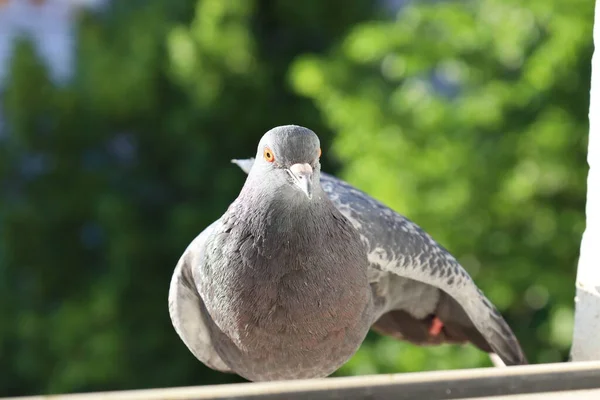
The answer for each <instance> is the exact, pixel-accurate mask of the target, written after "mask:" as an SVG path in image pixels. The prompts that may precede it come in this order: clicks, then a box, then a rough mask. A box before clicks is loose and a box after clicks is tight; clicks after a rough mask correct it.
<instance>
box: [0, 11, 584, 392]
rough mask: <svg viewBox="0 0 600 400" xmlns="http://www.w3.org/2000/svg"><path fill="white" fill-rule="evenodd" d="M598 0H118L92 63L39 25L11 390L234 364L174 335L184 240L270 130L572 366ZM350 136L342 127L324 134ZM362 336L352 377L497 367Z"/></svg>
mask: <svg viewBox="0 0 600 400" xmlns="http://www.w3.org/2000/svg"><path fill="white" fill-rule="evenodd" d="M592 9H593V1H592V0H573V1H571V2H569V3H568V4H567V3H565V2H563V1H559V0H530V1H529V2H527V4H526V5H524V4H523V2H517V1H514V0H481V1H477V2H475V1H460V2H459V1H449V2H441V3H440V2H435V3H433V2H430V1H422V2H414V3H413V4H412V5H410V6H409V7H408V8H407V9H405V10H404V11H402V12H401V13H400V14H399V15H398V18H397V19H393V20H390V18H389V16H386V15H385V14H384V13H382V11H381V9H378V8H376V7H375V5H374V2H371V1H366V0H361V1H355V2H346V1H343V0H335V1H333V0H332V1H328V2H319V1H307V2H290V1H287V0H274V1H264V0H246V1H245V2H240V1H235V0H201V1H197V0H170V1H169V2H166V1H158V0H152V1H146V2H141V1H129V2H118V1H115V2H114V4H113V5H112V6H111V8H110V9H108V10H106V11H105V12H103V13H101V14H97V15H82V17H81V21H80V28H79V44H78V68H77V70H78V72H77V73H76V75H75V77H74V79H73V81H72V82H71V83H69V84H68V85H63V86H57V85H55V84H53V83H52V82H50V80H49V78H48V75H47V74H46V71H45V69H44V68H43V66H42V64H41V63H40V60H39V59H38V58H37V56H36V55H35V54H34V52H33V50H32V47H31V46H30V45H29V44H28V43H27V42H25V41H24V42H22V43H20V44H19V45H18V46H17V51H16V53H15V54H14V58H13V62H12V73H11V76H10V79H9V80H7V86H6V88H5V90H4V93H3V110H4V117H5V132H4V134H3V135H2V136H0V190H1V192H0V193H1V196H0V371H2V374H1V375H0V396H3V395H20V394H33V393H51V392H72V391H90V390H109V389H124V388H143V387H162V386H176V385H192V384H207V383H220V382H232V381H237V380H239V378H237V377H235V376H234V375H225V374H220V373H217V372H214V371H211V370H209V369H208V368H206V367H204V366H203V365H202V364H201V363H200V362H198V361H197V360H196V359H195V358H194V357H193V356H192V355H191V354H190V353H189V352H188V350H187V349H186V348H185V346H184V345H183V344H182V343H181V341H180V340H179V338H178V337H177V335H176V334H175V332H174V330H173V329H172V327H171V325H170V321H169V317H168V312H167V302H166V298H167V291H168V285H169V281H170V277H171V273H172V270H173V268H174V265H175V263H176V261H177V259H178V258H179V256H180V254H181V253H182V251H183V250H184V249H185V247H186V246H187V244H188V243H189V242H190V241H191V240H192V239H193V238H194V237H195V236H196V235H197V234H198V232H200V231H201V230H202V229H203V228H204V227H205V226H206V225H208V224H209V223H210V222H211V221H213V220H214V219H215V218H217V217H218V216H220V215H221V214H222V213H223V211H224V210H225V208H226V207H227V205H228V204H229V202H231V201H232V200H233V199H234V198H235V196H236V194H237V192H238V191H239V188H240V187H241V184H242V182H243V179H244V175H243V174H242V173H241V172H240V171H239V170H237V168H235V167H233V166H231V165H230V164H229V160H230V159H231V158H235V157H246V156H250V155H253V154H254V152H255V148H256V143H257V141H258V138H259V137H260V136H261V135H262V133H263V132H264V131H266V130H267V129H269V128H271V127H273V126H275V125H281V124H287V123H297V124H301V125H305V126H308V127H310V128H312V129H314V130H315V131H316V132H318V133H319V135H320V137H321V139H322V142H323V148H324V151H325V157H324V160H325V162H324V169H325V170H328V171H330V172H331V171H333V172H335V171H336V170H337V167H341V175H342V176H343V177H344V178H346V179H348V180H349V181H351V182H352V183H354V184H356V185H357V186H358V187H360V188H362V189H364V190H366V191H367V192H369V193H371V194H372V195H374V196H375V197H377V198H379V199H381V200H383V201H384V202H386V203H387V204H389V205H390V206H392V207H394V208H395V209H396V210H398V211H400V212H401V213H403V214H405V215H407V216H409V217H410V218H412V219H413V220H415V221H416V222H417V223H419V224H420V225H422V226H423V227H424V228H425V229H427V230H428V231H429V232H430V233H432V234H433V235H434V237H436V238H437V239H438V240H439V241H440V242H441V243H443V244H444V245H445V246H447V247H448V248H449V249H450V250H451V251H452V252H453V253H454V254H455V255H456V256H457V257H458V258H459V259H460V260H461V261H462V262H463V264H464V265H465V267H466V268H467V269H468V270H469V271H470V272H471V273H472V275H473V276H474V278H475V280H476V281H477V283H478V284H479V285H480V286H481V287H482V289H483V290H484V291H485V292H486V293H487V294H488V295H489V297H490V298H491V299H492V301H493V302H495V303H496V304H497V305H498V306H499V308H500V309H501V310H502V311H503V313H504V314H505V315H506V316H507V319H508V320H509V323H510V324H511V326H512V327H513V328H514V330H515V332H516V333H517V336H519V338H520V339H521V341H522V342H523V345H524V347H525V349H526V352H527V353H528V355H529V357H530V359H531V361H533V362H549V361H556V360H560V359H564V358H565V356H566V354H567V351H568V347H569V343H570V336H571V325H572V299H573V294H574V292H573V287H574V277H575V266H576V260H577V255H578V248H579V241H580V236H581V232H582V230H583V227H584V214H583V206H584V201H585V177H586V163H585V154H586V151H585V150H586V141H585V138H586V135H587V112H588V100H589V99H588V89H589V78H590V71H589V64H590V57H591V49H592V46H591V44H592V41H591V37H592V34H591V27H592V15H593V13H592ZM333 132H335V135H333ZM487 363H488V361H487V358H486V356H485V355H483V354H481V353H480V352H478V351H477V350H475V349H473V348H470V347H457V346H444V347H437V348H429V349H422V348H417V347H414V346H410V345H406V344H403V343H400V342H397V341H394V340H392V339H387V338H380V337H378V336H376V335H374V334H373V335H370V336H369V338H368V340H367V342H366V343H365V345H364V346H363V347H362V348H361V350H360V351H359V352H358V353H357V355H356V356H355V357H354V358H353V359H352V360H351V361H350V362H349V363H348V364H347V365H346V366H345V367H343V368H342V369H341V370H340V371H339V372H338V374H359V373H360V374H363V373H378V372H401V371H415V370H423V369H439V368H459V367H472V366H478V365H487Z"/></svg>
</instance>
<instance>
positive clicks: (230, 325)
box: [169, 125, 526, 381]
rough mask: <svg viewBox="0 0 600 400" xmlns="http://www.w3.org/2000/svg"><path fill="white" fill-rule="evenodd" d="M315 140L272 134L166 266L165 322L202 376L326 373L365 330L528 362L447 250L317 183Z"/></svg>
mask: <svg viewBox="0 0 600 400" xmlns="http://www.w3.org/2000/svg"><path fill="white" fill-rule="evenodd" d="M320 155H321V150H320V144H319V138H318V137H317V135H316V134H315V133H314V132H312V131H311V130H309V129H307V128H303V127H300V126H294V125H289V126H280V127H277V128H274V129H272V130H270V131H268V132H267V133H266V134H265V135H264V136H263V137H262V139H261V140H260V143H259V145H258V151H257V154H256V158H255V159H254V160H252V159H250V160H233V161H234V162H235V163H237V164H238V165H239V166H240V167H241V168H242V169H243V170H244V171H246V172H247V173H248V177H247V180H246V182H245V184H244V186H243V188H242V190H241V192H240V194H239V196H238V197H237V199H236V200H235V201H234V202H233V203H232V204H231V205H230V206H229V208H228V209H227V211H226V212H225V214H223V216H222V217H221V218H219V219H218V220H217V221H215V222H214V223H212V224H211V225H210V226H209V227H208V228H206V229H205V230H204V231H203V232H202V233H200V235H198V237H196V238H195V239H194V240H193V241H192V243H191V244H190V245H189V246H188V248H187V249H186V250H185V252H184V253H183V255H182V257H181V259H180V260H179V263H178V264H177V266H176V268H175V272H174V274H173V279H172V281H171V286H170V290H169V313H170V315H171V320H172V322H173V326H174V327H175V330H176V331H177V333H178V334H179V336H180V337H181V339H182V340H183V342H184V343H185V344H186V346H187V347H188V348H189V350H190V351H191V352H192V353H193V354H194V355H195V356H196V357H197V358H198V359H199V360H200V361H202V362H203V363H204V364H206V365H207V366H209V367H211V368H213V369H216V370H219V371H224V372H234V373H237V374H238V375H241V376H243V377H245V378H246V379H249V380H252V381H264V380H276V379H296V378H319V377H325V376H327V375H329V374H331V373H333V372H334V371H335V370H337V369H338V368H339V367H340V366H341V365H342V364H344V363H345V362H346V361H347V360H348V359H349V358H350V357H351V356H352V355H353V354H354V353H355V352H356V350H357V349H358V347H359V346H360V345H361V343H362V341H363V340H364V338H365V336H366V334H367V332H368V330H369V329H370V328H371V327H372V328H373V329H374V330H376V331H379V332H381V333H383V334H387V335H390V336H393V337H396V338H398V339H401V340H407V341H410V342H412V343H416V344H419V345H428V344H440V343H463V342H471V343H473V344H474V345H475V346H477V347H479V348H480V349H481V350H483V351H486V352H488V353H490V354H496V355H497V356H498V357H499V358H500V359H501V360H502V361H503V362H504V364H506V365H515V364H525V363H526V359H525V356H524V354H523V352H522V350H521V348H520V346H519V343H518V341H517V339H516V338H515V336H514V335H513V333H512V331H511V329H510V328H509V327H508V325H507V324H506V322H505V321H504V319H503V318H502V316H501V315H500V314H499V312H498V311H497V310H496V308H495V307H494V306H493V305H492V304H491V303H490V301H489V300H488V299H487V298H486V297H485V296H484V295H483V294H482V292H481V291H480V290H479V289H478V288H477V286H476V285H475V283H474V282H473V280H472V279H471V277H470V276H469V275H468V274H467V272H466V271H465V270H464V269H463V268H462V267H461V266H460V265H459V263H458V262H457V261H456V259H455V258H454V257H452V256H451V255H450V254H449V253H448V251H447V250H446V249H444V248H443V247H442V246H441V245H439V244H438V243H436V242H435V241H434V240H433V239H432V238H431V237H430V236H429V235H428V234H427V233H425V232H424V231H423V230H422V229H421V228H419V227H418V226H417V225H415V224H414V223H413V222H411V221H409V220H408V219H407V218H405V217H403V216H401V215H399V214H398V213H396V212H395V211H393V210H391V209H390V208H388V207H386V206H385V205H383V204H382V203H380V202H378V201H376V200H374V199H373V198H371V197H369V196H368V195H367V194H365V193H363V192H361V191H359V190H357V189H355V188H353V187H352V186H350V185H349V184H347V183H345V182H343V181H341V180H339V179H336V178H334V177H333V176H330V175H327V174H321V172H320V163H319V158H320Z"/></svg>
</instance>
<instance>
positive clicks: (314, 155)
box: [251, 125, 321, 199]
mask: <svg viewBox="0 0 600 400" xmlns="http://www.w3.org/2000/svg"><path fill="white" fill-rule="evenodd" d="M320 156H321V145H320V142H319V138H318V136H317V135H316V134H315V133H314V132H313V131H311V130H310V129H307V128H303V127H301V126H296V125H285V126H278V127H276V128H273V129H271V130H270V131H268V132H267V133H265V134H264V136H263V137H262V139H261V140H260V142H259V144H258V150H257V153H256V159H255V161H254V165H253V167H252V172H251V174H260V175H261V178H262V180H263V182H264V183H265V184H267V185H276V186H278V187H280V188H283V189H285V188H291V189H293V190H299V191H301V192H302V193H304V194H305V195H306V197H308V199H311V198H312V196H313V190H314V188H315V185H318V184H319V181H318V179H319V172H320V169H321V164H320V163H319V157H320Z"/></svg>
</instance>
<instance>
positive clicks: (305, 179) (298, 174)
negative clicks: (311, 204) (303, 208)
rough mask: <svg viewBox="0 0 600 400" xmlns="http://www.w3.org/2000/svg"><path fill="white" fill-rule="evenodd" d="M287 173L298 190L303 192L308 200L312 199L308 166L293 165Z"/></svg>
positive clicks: (311, 171) (310, 176)
mask: <svg viewBox="0 0 600 400" xmlns="http://www.w3.org/2000/svg"><path fill="white" fill-rule="evenodd" d="M287 171H288V173H289V174H290V176H291V177H292V179H293V180H294V183H295V184H296V186H298V187H299V188H300V190H302V191H303V192H304V194H305V195H306V197H308V199H309V200H310V199H312V192H313V185H312V178H313V169H312V167H311V166H310V165H309V164H294V165H292V166H291V167H290V168H289V169H288V170H287Z"/></svg>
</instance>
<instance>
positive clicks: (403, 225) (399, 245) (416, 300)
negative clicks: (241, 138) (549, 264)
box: [232, 159, 527, 365]
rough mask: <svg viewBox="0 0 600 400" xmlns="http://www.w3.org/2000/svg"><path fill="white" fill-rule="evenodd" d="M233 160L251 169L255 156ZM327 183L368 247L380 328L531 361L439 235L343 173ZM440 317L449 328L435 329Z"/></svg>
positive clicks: (505, 359) (324, 183)
mask: <svg viewBox="0 0 600 400" xmlns="http://www.w3.org/2000/svg"><path fill="white" fill-rule="evenodd" d="M232 161H233V162H234V163H235V164H237V165H238V166H239V167H240V168H241V169H242V170H244V171H245V172H246V173H248V172H249V171H250V169H251V168H252V164H253V161H254V160H253V159H244V160H232ZM321 184H322V186H323V189H324V190H325V192H327V194H328V196H329V198H330V199H331V200H332V201H333V203H334V204H335V205H336V207H337V208H338V209H339V210H340V211H341V212H342V214H344V216H345V217H346V218H348V220H350V221H351V222H352V224H353V225H354V226H355V228H356V229H357V230H358V231H359V233H360V234H361V237H362V240H363V242H364V243H365V245H366V247H367V249H368V257H369V263H370V265H369V276H370V280H371V284H372V287H373V293H374V295H375V303H376V306H377V309H378V311H379V312H378V315H377V318H378V319H377V321H375V323H374V325H373V328H374V329H375V330H377V331H379V332H382V333H385V334H388V335H391V336H394V337H397V338H399V339H402V340H408V341H411V342H413V343H417V344H421V345H423V344H438V343H444V342H450V343H461V342H471V343H473V344H474V345H476V346H477V347H479V348H480V349H482V350H484V351H487V352H489V353H495V354H497V355H498V356H499V357H500V359H501V360H502V361H503V362H504V363H505V364H506V365H515V364H525V363H527V360H526V358H525V355H524V354H523V351H522V350H521V347H520V345H519V343H518V341H517V339H516V338H515V336H514V334H513V333H512V331H511V329H510V327H509V326H508V325H507V323H506V322H505V321H504V319H503V318H502V316H501V315H500V313H499V312H498V311H497V310H496V308H495V307H494V306H493V305H492V303H491V302H490V301H489V300H488V299H487V298H486V297H485V296H484V295H483V293H482V292H481V291H480V290H479V288H477V286H476V285H475V283H474V282H473V280H472V279H471V277H470V276H469V275H468V274H467V272H466V271H465V270H464V269H463V268H462V267H461V266H460V264H459V263H458V262H457V261H456V259H454V257H452V256H451V255H450V254H449V253H448V251H446V250H445V249H444V248H443V247H442V246H440V245H439V244H438V243H436V242H435V241H434V240H433V239H432V238H431V236H429V235H428V234H427V233H426V232H424V231H423V230H422V229H421V228H419V227H418V226H417V225H416V224H414V223H413V222H411V221H410V220H408V219H407V218H405V217H403V216H402V215H400V214H398V213H396V212H395V211H393V210H391V209H390V208H388V207H386V206H385V205H383V204H382V203H380V202H378V201H376V200H375V199H373V198H372V197H370V196H368V195H367V194H365V193H363V192H361V191H359V190H357V189H355V188H353V187H352V186H350V185H349V184H347V183H345V182H343V181H341V180H339V179H337V178H334V177H332V176H330V175H327V174H321ZM435 317H437V318H438V319H439V320H441V321H442V323H443V328H441V330H440V331H439V332H437V334H432V333H431V328H432V324H433V321H434V318H435ZM495 359H496V358H495V357H493V358H492V360H493V361H494V360H495ZM495 364H499V363H498V362H495Z"/></svg>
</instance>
